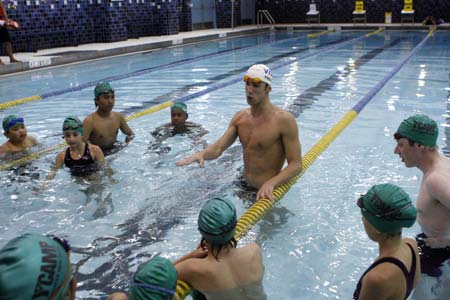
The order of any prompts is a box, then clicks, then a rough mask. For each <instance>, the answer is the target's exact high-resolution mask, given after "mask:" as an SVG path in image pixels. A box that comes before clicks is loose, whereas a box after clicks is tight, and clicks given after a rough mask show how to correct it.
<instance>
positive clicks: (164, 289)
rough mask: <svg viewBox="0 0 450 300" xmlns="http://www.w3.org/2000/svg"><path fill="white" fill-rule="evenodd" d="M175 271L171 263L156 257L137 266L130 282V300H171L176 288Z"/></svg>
mask: <svg viewBox="0 0 450 300" xmlns="http://www.w3.org/2000/svg"><path fill="white" fill-rule="evenodd" d="M177 277H178V275H177V270H176V269H175V267H174V265H173V264H172V262H171V261H170V260H168V259H166V258H163V257H161V256H156V257H153V258H152V259H150V260H149V261H148V262H146V263H144V264H142V265H141V266H139V268H138V270H137V271H136V274H135V275H134V277H133V280H132V282H131V288H130V292H131V296H130V300H141V299H154V300H163V299H172V298H173V296H174V294H175V290H176V286H177Z"/></svg>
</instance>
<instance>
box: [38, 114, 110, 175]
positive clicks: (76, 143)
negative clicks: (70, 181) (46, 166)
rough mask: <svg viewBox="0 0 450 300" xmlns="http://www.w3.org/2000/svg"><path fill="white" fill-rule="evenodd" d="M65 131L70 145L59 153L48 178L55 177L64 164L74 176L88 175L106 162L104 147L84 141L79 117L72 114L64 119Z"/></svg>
mask: <svg viewBox="0 0 450 300" xmlns="http://www.w3.org/2000/svg"><path fill="white" fill-rule="evenodd" d="M63 133H64V139H65V140H66V143H67V144H68V145H69V147H67V149H65V150H64V151H61V152H60V153H58V156H57V157H56V162H55V166H54V167H53V170H52V172H51V173H50V174H49V175H48V176H47V180H51V179H53V178H54V177H55V176H56V172H57V171H58V169H60V168H61V167H62V166H63V165H65V166H66V167H68V168H69V169H70V172H71V174H72V175H74V176H88V175H90V174H92V173H94V172H95V171H97V170H98V167H99V166H103V165H104V164H105V156H104V155H103V152H102V149H100V147H98V146H96V145H91V144H89V143H85V142H83V139H82V136H83V123H81V121H80V120H79V119H78V118H77V117H72V116H71V117H67V118H66V119H65V120H64V123H63Z"/></svg>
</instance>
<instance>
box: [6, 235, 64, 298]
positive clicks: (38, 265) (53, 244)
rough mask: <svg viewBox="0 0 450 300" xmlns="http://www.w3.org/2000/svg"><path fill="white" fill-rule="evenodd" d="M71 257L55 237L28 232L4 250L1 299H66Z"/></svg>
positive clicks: (11, 242)
mask: <svg viewBox="0 0 450 300" xmlns="http://www.w3.org/2000/svg"><path fill="white" fill-rule="evenodd" d="M71 275H72V273H71V267H70V262H69V257H68V254H67V252H66V250H65V249H64V247H63V246H62V245H61V244H60V243H59V242H57V241H56V240H54V239H53V238H52V237H48V236H44V235H40V234H35V233H26V234H24V235H21V236H19V237H17V238H15V239H13V240H11V241H10V242H9V243H7V244H6V245H5V246H4V247H3V248H2V249H1V250H0V299H2V300H20V299H33V300H35V299H36V300H47V299H50V297H53V298H52V299H56V300H64V299H66V295H67V292H68V288H69V285H70V279H71Z"/></svg>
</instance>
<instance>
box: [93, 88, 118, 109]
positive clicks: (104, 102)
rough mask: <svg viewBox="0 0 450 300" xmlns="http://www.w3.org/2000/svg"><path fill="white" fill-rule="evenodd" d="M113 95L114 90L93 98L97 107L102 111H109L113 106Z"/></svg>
mask: <svg viewBox="0 0 450 300" xmlns="http://www.w3.org/2000/svg"><path fill="white" fill-rule="evenodd" d="M114 102H115V95H114V92H108V93H105V94H102V95H100V96H98V98H97V99H96V100H95V103H96V104H97V107H98V109H99V110H102V111H111V110H112V109H113V107H114Z"/></svg>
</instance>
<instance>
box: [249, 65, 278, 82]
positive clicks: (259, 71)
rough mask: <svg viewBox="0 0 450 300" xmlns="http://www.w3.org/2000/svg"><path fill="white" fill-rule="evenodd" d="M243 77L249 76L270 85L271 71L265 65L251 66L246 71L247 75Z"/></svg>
mask: <svg viewBox="0 0 450 300" xmlns="http://www.w3.org/2000/svg"><path fill="white" fill-rule="evenodd" d="M245 75H247V76H250V77H251V78H259V79H261V81H262V82H265V83H267V84H268V85H271V84H272V71H271V70H270V69H269V67H267V66H266V65H263V64H257V65H253V66H251V67H250V68H249V69H248V70H247V74H245Z"/></svg>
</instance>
